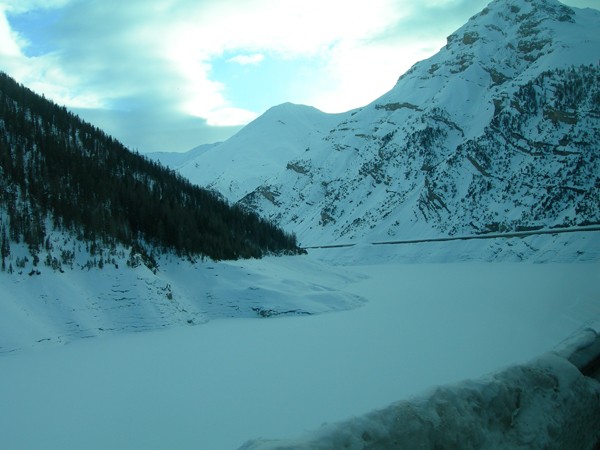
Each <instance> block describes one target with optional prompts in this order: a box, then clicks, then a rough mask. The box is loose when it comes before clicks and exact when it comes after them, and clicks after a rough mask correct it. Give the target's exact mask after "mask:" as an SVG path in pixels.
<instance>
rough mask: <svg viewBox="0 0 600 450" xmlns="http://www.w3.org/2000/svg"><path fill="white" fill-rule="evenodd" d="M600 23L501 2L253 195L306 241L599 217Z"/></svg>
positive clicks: (541, 1) (530, 4)
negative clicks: (599, 32) (599, 31)
mask: <svg viewBox="0 0 600 450" xmlns="http://www.w3.org/2000/svg"><path fill="white" fill-rule="evenodd" d="M598 26H600V12H598V11H596V10H591V9H586V10H581V9H577V8H569V7H566V6H564V5H562V4H561V3H559V2H557V1H554V0H536V1H526V0H518V1H500V0H497V1H494V2H492V3H490V4H489V5H488V7H487V8H485V9H484V10H483V11H482V12H480V13H479V14H477V15H475V16H473V17H472V18H471V19H470V20H469V22H467V23H466V24H465V25H464V26H463V27H461V28H459V29H458V30H457V31H456V32H455V33H452V34H451V35H450V36H449V38H448V43H447V45H446V46H445V47H444V48H443V49H442V50H440V52H439V53H437V54H436V55H434V56H432V57H431V58H429V59H426V60H424V61H421V62H419V63H417V64H415V65H414V66H413V67H412V68H411V69H410V70H409V71H408V72H407V73H405V74H404V75H402V76H401V77H400V78H399V80H398V82H397V84H396V86H395V87H394V88H393V89H392V90H391V91H389V92H388V93H386V94H384V95H383V96H382V97H380V98H379V99H376V100H375V101H374V102H372V103H371V104H369V105H367V106H365V107H363V108H360V109H358V110H355V111H351V112H349V113H347V114H346V115H342V116H341V118H342V119H343V120H342V121H341V122H339V123H338V124H337V125H336V126H335V127H334V128H333V129H332V130H331V131H330V133H329V134H328V135H327V136H325V137H324V138H323V139H322V140H320V141H318V142H316V143H314V144H313V145H312V146H311V147H310V148H309V149H307V151H306V152H304V153H303V154H302V155H301V157H299V158H296V159H294V160H291V161H289V162H288V163H287V165H286V169H285V170H282V171H280V172H279V173H277V174H274V176H273V177H272V178H271V179H270V181H269V182H268V183H264V184H263V185H261V186H260V187H258V188H257V189H256V190H255V191H253V192H250V193H248V195H247V196H245V197H244V198H243V199H242V200H241V203H242V204H244V205H246V206H247V207H249V208H251V209H253V210H256V211H258V212H259V213H260V214H262V215H264V216H266V217H268V218H269V219H270V220H273V221H274V222H276V223H280V224H281V225H282V226H283V227H284V228H286V229H288V230H293V231H294V232H295V233H296V234H297V235H298V236H299V238H300V240H301V241H302V242H303V243H304V244H306V245H310V244H312V243H319V244H320V243H324V242H325V243H336V242H340V241H355V240H364V239H370V240H386V239H396V238H398V237H399V236H402V237H409V238H423V237H436V236H444V235H456V234H457V233H460V234H477V233H484V232H497V231H502V230H505V231H511V230H512V231H514V230H515V229H516V228H517V227H529V226H545V227H550V226H557V225H561V224H562V225H569V224H571V225H575V224H585V223H597V222H598V221H599V220H600V212H599V211H598V208H597V206H595V205H594V204H593V199H594V198H597V196H598V182H597V181H596V179H597V177H596V176H595V175H594V174H597V173H599V171H600V167H599V166H598V153H599V152H600V150H599V148H598V144H597V142H599V141H600V138H599V136H598V129H599V126H598V115H599V114H598V109H599V106H598V103H599V101H598V99H599V98H600V97H599V96H598V90H599V87H598V84H599V83H598V78H599V70H598V67H597V62H598V61H599V60H600V51H599V50H598V49H600V41H599V39H598V37H597V36H596V35H595V30H596V29H597V28H598ZM494 148H504V149H506V151H505V152H501V153H498V152H494V151H493V149H494ZM492 165H494V167H492ZM236 176H238V177H239V176H243V174H236ZM549 180H552V183H549ZM561 186H566V188H564V189H562V188H561ZM570 188H573V189H570ZM488 191H489V192H488ZM505 191H507V192H505ZM523 199H525V200H524V201H523ZM540 204H545V205H547V206H548V208H549V209H547V210H542V209H540V208H539V207H538V206H539V205H540ZM549 205H552V206H551V207H550V206H549ZM536 208H537V211H536V212H535V213H533V214H531V213H530V212H529V210H532V209H533V210H535V209H536Z"/></svg>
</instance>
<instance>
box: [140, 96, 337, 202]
mask: <svg viewBox="0 0 600 450" xmlns="http://www.w3.org/2000/svg"><path fill="white" fill-rule="evenodd" d="M340 117H341V115H339V114H326V113H323V112H321V111H319V110H318V109H315V108H313V107H310V106H303V105H295V104H292V103H285V104H282V105H279V106H275V107H273V108H271V109H270V110H268V111H267V112H266V113H264V114H263V115H262V116H260V117H259V118H258V119H256V120H254V121H253V122H251V123H250V124H249V125H247V126H246V127H244V128H243V129H242V130H241V131H239V132H238V133H237V134H236V135H235V136H233V137H232V138H230V139H228V140H227V141H225V142H223V143H220V144H216V145H214V146H213V147H211V148H207V149H206V151H203V152H202V153H201V154H199V155H198V154H196V152H197V151H196V150H195V149H194V150H191V151H190V152H188V153H187V154H186V156H187V161H185V162H180V161H178V162H176V163H175V164H173V163H171V162H170V161H168V160H165V159H163V158H164V156H162V155H160V154H150V155H149V157H150V158H153V159H159V160H161V161H164V162H165V163H166V164H167V165H169V166H170V167H172V168H173V169H176V170H177V171H178V172H179V173H180V174H181V175H183V176H184V177H186V178H187V179H189V180H190V181H192V182H193V183H196V184H198V185H200V186H204V187H207V188H209V189H212V190H215V191H218V192H219V193H221V194H222V195H223V196H225V198H227V199H228V200H229V201H231V202H236V201H238V200H239V199H240V198H242V197H243V196H245V195H246V194H248V193H249V192H252V191H253V190H254V189H256V188H257V187H258V186H260V185H261V184H263V183H265V182H266V181H268V180H269V178H271V176H273V175H274V174H275V173H278V172H280V171H282V170H285V168H286V165H287V163H288V162H289V161H290V160H291V159H294V158H296V157H298V156H299V155H301V154H302V153H304V151H306V149H308V148H309V147H310V146H311V145H312V143H313V142H317V141H319V140H320V139H322V138H323V137H324V136H326V135H327V134H328V133H329V131H330V130H331V129H332V128H333V127H334V126H335V125H336V124H337V123H339V121H340Z"/></svg>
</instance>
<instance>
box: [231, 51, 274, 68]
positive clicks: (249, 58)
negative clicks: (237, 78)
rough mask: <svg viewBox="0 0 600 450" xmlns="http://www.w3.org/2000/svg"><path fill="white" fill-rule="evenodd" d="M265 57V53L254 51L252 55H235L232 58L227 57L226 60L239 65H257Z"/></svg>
mask: <svg viewBox="0 0 600 450" xmlns="http://www.w3.org/2000/svg"><path fill="white" fill-rule="evenodd" d="M264 59H265V55H263V54H262V53H254V54H253V55H237V56H234V57H233V58H229V59H228V60H227V62H231V63H236V64H239V65H241V66H249V65H252V66H254V65H257V64H260V63H261V62H262V61H263V60H264Z"/></svg>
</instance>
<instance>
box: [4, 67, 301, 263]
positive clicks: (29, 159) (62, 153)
mask: <svg viewBox="0 0 600 450" xmlns="http://www.w3.org/2000/svg"><path fill="white" fill-rule="evenodd" d="M0 222H1V223H0V250H1V252H2V258H3V260H4V258H5V257H6V256H7V254H9V253H10V245H9V243H10V242H25V243H26V244H27V245H28V246H29V247H30V249H32V252H33V253H35V250H36V249H39V247H40V246H41V245H42V244H43V242H44V239H45V237H46V235H47V230H46V228H47V227H50V228H52V229H59V230H67V231H71V232H74V233H76V234H77V236H78V237H79V238H80V239H83V240H88V241H94V242H105V243H111V244H115V243H120V244H123V245H125V246H137V247H139V248H141V249H144V248H147V247H148V246H150V247H151V248H153V249H158V250H161V251H162V250H172V251H174V252H176V253H177V254H179V255H204V256H207V257H210V258H212V259H215V260H221V259H238V258H249V257H261V256H263V255H265V254H268V253H274V254H279V253H297V252H299V251H300V250H299V248H298V246H297V243H296V238H295V236H294V235H291V234H288V233H285V232H284V231H282V230H281V229H279V228H278V227H277V226H276V225H274V224H273V223H270V222H268V221H266V220H264V219H262V218H260V217H259V216H258V215H256V214H255V213H253V212H250V211H247V210H244V209H242V208H241V207H239V206H234V205H233V206H232V205H229V204H228V203H227V202H226V201H224V200H223V199H222V198H220V197H219V196H218V195H217V194H215V193H213V192H211V191H209V190H206V189H203V188H200V187H198V186H195V185H192V184H191V183H190V182H189V181H187V180H186V179H184V178H183V177H181V176H180V175H178V174H176V173H175V172H174V171H172V170H169V169H167V168H165V167H163V166H161V165H160V164H159V163H156V162H153V161H151V160H149V159H148V158H145V157H143V156H141V155H139V154H137V153H134V152H131V151H130V150H128V149H127V148H126V147H125V146H124V145H122V144H121V143H120V142H118V141H117V140H115V139H114V138H112V137H111V136H108V135H107V134H106V133H104V132H103V131H102V130H100V129H98V128H96V127H95V126H93V125H91V124H89V123H87V122H85V121H83V120H81V119H80V118H79V117H78V116H76V115H74V114H73V113H71V112H69V111H67V109H66V108H65V107H61V106H58V105H56V104H54V103H52V102H50V101H48V100H47V99H45V98H44V97H43V96H40V95H37V94H36V93H34V92H32V91H31V90H29V89H27V88H26V87H24V86H22V85H20V84H19V83H17V82H16V81H15V80H13V79H12V78H10V77H9V76H8V75H6V74H4V73H0ZM5 242H6V243H5Z"/></svg>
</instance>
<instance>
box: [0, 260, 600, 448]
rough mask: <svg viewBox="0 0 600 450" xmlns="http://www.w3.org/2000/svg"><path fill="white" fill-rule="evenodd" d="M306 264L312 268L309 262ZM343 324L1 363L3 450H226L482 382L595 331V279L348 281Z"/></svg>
mask: <svg viewBox="0 0 600 450" xmlns="http://www.w3.org/2000/svg"><path fill="white" fill-rule="evenodd" d="M309 257H310V256H309ZM347 268H348V270H350V271H352V272H355V273H356V274H357V278H356V279H357V281H356V282H354V283H352V284H350V285H349V286H348V288H347V290H349V291H351V292H352V293H354V294H356V295H360V296H362V297H365V298H366V299H368V302H367V303H366V304H365V306H362V307H359V308H356V309H353V310H350V311H342V312H333V313H327V314H322V315H315V316H305V317H281V318H273V319H220V320H212V321H210V322H208V323H206V324H202V325H198V326H193V327H179V328H172V329H169V330H163V331H154V332H144V333H135V334H124V335H118V336H108V337H102V338H94V339H87V340H80V341H77V342H74V343H72V344H69V345H66V346H54V347H50V348H44V349H39V348H38V349H34V350H30V351H25V352H20V353H17V354H12V355H11V354H8V355H3V356H1V357H0V399H1V405H2V406H1V407H0V448H7V449H9V448H10V449H12V448H15V449H16V448H19V449H36V450H40V449H64V448H86V449H108V448H127V449H130V450H135V449H144V450H149V449H165V448H176V449H223V450H226V449H235V448H238V447H239V446H240V445H241V444H243V443H244V442H245V441H247V440H248V439H251V438H257V437H261V436H263V437H269V438H289V437H294V436H297V435H301V434H302V433H304V432H306V431H308V430H312V429H315V428H317V427H319V426H320V425H321V424H323V423H324V422H335V421H339V420H343V419H347V418H350V417H352V416H355V415H359V414H363V413H366V412H368V411H370V410H372V409H375V408H381V407H384V406H386V405H387V404H389V403H391V402H393V401H396V400H400V399H404V398H409V397H411V396H413V395H416V394H419V393H422V392H423V391H424V390H427V389H428V388H430V387H432V386H436V385H440V384H444V383H452V382H456V381H459V380H463V379H467V378H474V377H479V376H481V375H482V374H486V373H489V372H490V371H494V370H497V369H500V368H503V367H505V366H507V365H510V364H513V363H517V362H524V361H527V360H529V359H531V358H533V357H536V356H538V355H540V354H542V353H544V352H546V351H548V350H551V349H552V348H554V347H555V346H556V345H557V344H559V343H560V342H561V341H563V340H564V339H565V338H567V337H568V336H569V335H570V334H572V333H573V332H574V331H576V330H579V329H582V328H584V327H586V326H594V327H596V329H598V326H597V325H598V324H599V323H600V301H599V300H600V299H599V296H600V276H598V275H600V264H598V263H577V264H527V263H455V264H414V265H408V264H373V265H368V266H352V267H347Z"/></svg>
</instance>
